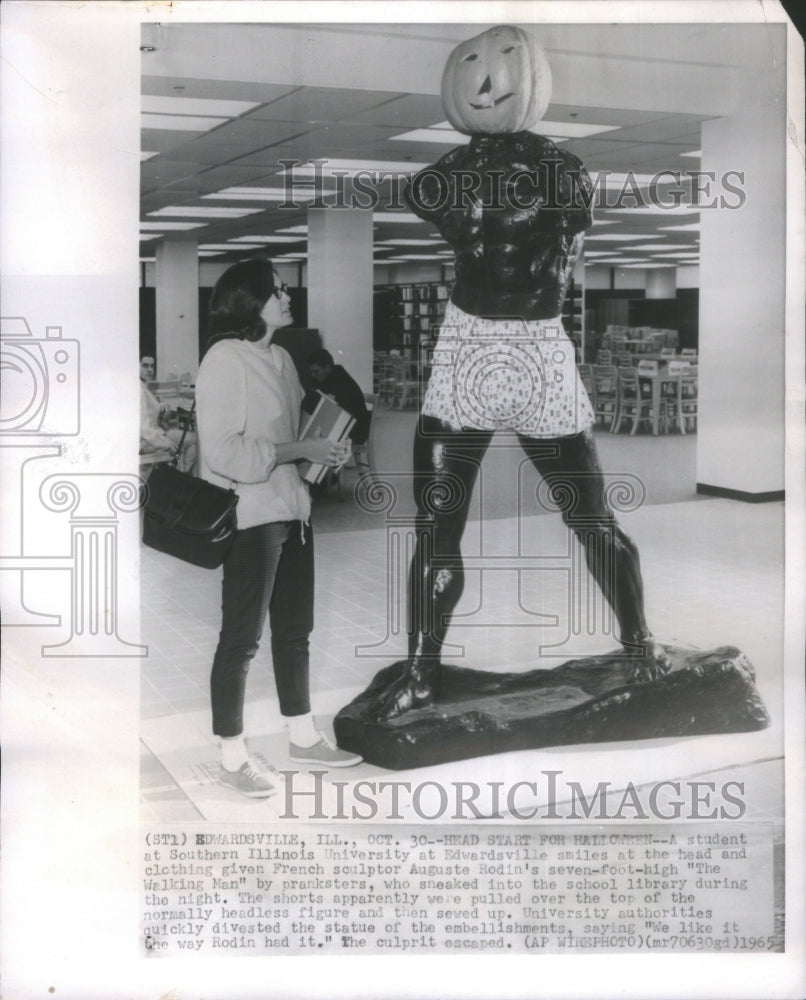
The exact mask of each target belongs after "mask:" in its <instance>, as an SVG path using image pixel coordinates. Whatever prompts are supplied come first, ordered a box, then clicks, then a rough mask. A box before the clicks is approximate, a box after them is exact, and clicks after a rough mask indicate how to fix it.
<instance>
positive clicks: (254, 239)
mask: <svg viewBox="0 0 806 1000" xmlns="http://www.w3.org/2000/svg"><path fill="white" fill-rule="evenodd" d="M304 242H305V237H304V236H291V235H289V236H279V235H278V236H234V237H233V238H232V239H231V240H230V243H304Z"/></svg>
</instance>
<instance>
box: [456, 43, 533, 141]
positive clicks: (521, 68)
mask: <svg viewBox="0 0 806 1000" xmlns="http://www.w3.org/2000/svg"><path fill="white" fill-rule="evenodd" d="M550 99H551V68H550V66H549V64H548V60H547V59H546V55H545V53H544V52H543V50H542V49H541V48H539V47H538V46H537V45H535V44H534V42H533V41H532V40H531V39H530V38H529V36H528V35H527V34H526V32H525V31H522V30H521V29H520V28H516V27H513V26H511V25H498V26H497V27H495V28H489V29H488V30H487V31H485V32H483V33H482V34H480V35H477V36H476V37H475V38H471V39H469V40H468V41H466V42H462V44H461V45H457V46H456V48H455V49H454V50H453V52H451V54H450V55H449V56H448V62H447V64H446V66H445V72H444V73H443V74H442V105H443V107H444V108H445V113H446V114H447V116H448V120H449V121H450V123H451V125H453V127H454V128H455V129H458V130H459V131H460V132H464V133H465V134H466V135H475V134H478V133H482V134H483V133H487V134H492V135H497V134H500V133H503V132H520V131H522V130H523V129H527V128H529V127H530V126H531V125H534V124H535V122H537V121H539V120H540V118H542V116H543V115H544V114H545V112H546V108H547V107H548V104H549V100H550Z"/></svg>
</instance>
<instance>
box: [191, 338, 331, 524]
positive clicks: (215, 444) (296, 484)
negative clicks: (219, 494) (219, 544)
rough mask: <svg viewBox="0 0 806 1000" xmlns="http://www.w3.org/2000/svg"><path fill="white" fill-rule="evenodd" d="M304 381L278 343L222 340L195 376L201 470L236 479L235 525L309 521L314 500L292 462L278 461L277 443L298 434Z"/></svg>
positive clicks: (217, 479)
mask: <svg viewBox="0 0 806 1000" xmlns="http://www.w3.org/2000/svg"><path fill="white" fill-rule="evenodd" d="M302 396H303V392H302V386H301V385H300V381H299V377H298V375H297V370H296V368H295V367H294V362H293V361H292V360H291V356H290V355H289V354H288V352H287V351H285V350H284V349H283V348H282V347H278V346H276V345H275V344H269V345H258V344H253V343H251V342H249V341H246V340H221V341H219V342H218V343H217V344H214V345H213V346H212V347H211V348H210V350H209V351H208V352H207V354H205V356H204V360H203V361H202V363H201V367H200V368H199V374H198V377H197V379H196V421H197V428H198V434H199V475H200V476H201V478H202V479H206V480H207V481H208V482H211V483H215V484H216V485H217V486H224V487H227V488H228V487H230V486H231V485H232V484H233V483H235V484H237V486H236V492H237V493H238V496H239V498H240V499H239V501H238V511H237V516H238V528H239V529H244V528H251V527H254V526H255V525H258V524H270V523H272V522H273V521H307V520H308V518H309V517H310V513H311V500H310V495H309V493H308V487H307V485H306V484H305V483H304V482H303V481H302V479H301V478H300V476H299V473H298V472H297V467H296V465H295V464H294V463H293V462H287V463H284V464H282V465H277V464H276V458H277V455H276V449H275V445H277V444H285V443H287V442H289V441H296V440H297V437H298V431H299V417H300V403H301V401H302Z"/></svg>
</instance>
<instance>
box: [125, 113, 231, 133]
mask: <svg viewBox="0 0 806 1000" xmlns="http://www.w3.org/2000/svg"><path fill="white" fill-rule="evenodd" d="M227 120H228V119H226V118H207V117H201V116H197V115H151V114H142V115H140V126H141V128H157V129H167V130H169V131H173V132H209V131H210V129H211V128H215V127H216V125H223V124H224V122H226V121H227Z"/></svg>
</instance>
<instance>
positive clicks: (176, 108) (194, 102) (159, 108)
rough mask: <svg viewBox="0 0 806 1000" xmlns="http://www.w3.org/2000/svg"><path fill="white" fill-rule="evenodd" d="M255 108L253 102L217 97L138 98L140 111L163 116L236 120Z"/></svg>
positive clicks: (145, 96)
mask: <svg viewBox="0 0 806 1000" xmlns="http://www.w3.org/2000/svg"><path fill="white" fill-rule="evenodd" d="M257 106H258V105H257V103H256V102H254V101H229V100H221V99H219V98H217V97H160V96H158V95H155V94H143V95H142V97H141V98H140V110H141V111H144V112H152V113H154V114H163V115H197V116H198V115H201V116H208V117H213V116H215V117H221V118H237V117H238V115H242V114H244V112H246V111H250V110H251V109H252V108H256V107H257Z"/></svg>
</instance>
